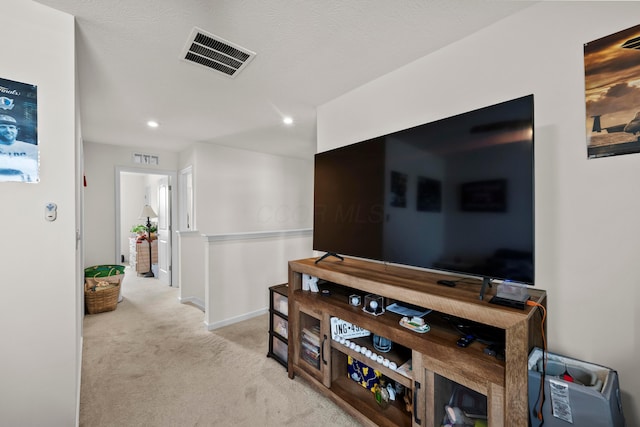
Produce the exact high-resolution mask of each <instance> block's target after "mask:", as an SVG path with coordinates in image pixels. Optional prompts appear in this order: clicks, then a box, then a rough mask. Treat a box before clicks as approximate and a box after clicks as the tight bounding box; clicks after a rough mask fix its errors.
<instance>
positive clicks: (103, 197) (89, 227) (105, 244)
mask: <svg viewBox="0 0 640 427" xmlns="http://www.w3.org/2000/svg"><path fill="white" fill-rule="evenodd" d="M134 152H143V153H149V152H148V150H140V151H137V150H135V149H134V148H129V147H119V146H115V145H107V144H98V143H93V142H86V141H85V143H84V171H85V176H86V179H87V186H86V187H85V188H84V198H85V199H84V205H85V211H84V217H85V233H84V239H85V262H84V264H85V267H88V266H92V265H98V264H111V263H114V262H118V263H119V262H120V259H119V257H118V259H114V258H115V255H114V254H115V253H116V252H115V240H116V238H115V236H116V218H115V214H116V210H115V206H116V200H115V197H116V196H115V174H116V167H117V166H121V167H127V168H139V169H143V170H149V171H150V173H152V172H153V171H158V170H167V171H173V172H175V171H177V162H178V154H177V153H171V152H164V151H154V152H151V153H149V154H154V155H158V156H159V158H160V159H159V160H160V163H159V165H158V166H144V165H140V164H134V163H133V160H132V159H133V157H132V155H133V153H134ZM139 209H142V206H141V207H140V208H139Z"/></svg>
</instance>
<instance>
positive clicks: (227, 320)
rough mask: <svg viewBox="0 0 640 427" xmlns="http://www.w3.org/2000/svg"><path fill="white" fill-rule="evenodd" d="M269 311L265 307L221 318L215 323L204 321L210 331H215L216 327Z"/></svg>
mask: <svg viewBox="0 0 640 427" xmlns="http://www.w3.org/2000/svg"><path fill="white" fill-rule="evenodd" d="M268 312H269V309H268V308H263V309H261V310H256V311H253V312H251V313H245V314H243V315H241V316H236V317H232V318H230V319H225V320H220V321H219V322H214V323H207V322H204V325H205V326H206V327H207V330H208V331H213V330H214V329H219V328H222V327H223V326H228V325H232V324H234V323H238V322H242V321H243V320H249V319H251V318H254V317H258V316H262V315H263V314H267V313H268Z"/></svg>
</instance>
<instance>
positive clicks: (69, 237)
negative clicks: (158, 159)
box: [0, 0, 82, 426]
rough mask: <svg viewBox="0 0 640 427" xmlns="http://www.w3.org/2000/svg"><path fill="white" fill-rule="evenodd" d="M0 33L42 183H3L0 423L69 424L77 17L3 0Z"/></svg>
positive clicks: (76, 285)
mask: <svg viewBox="0 0 640 427" xmlns="http://www.w3.org/2000/svg"><path fill="white" fill-rule="evenodd" d="M2 34H3V35H4V36H5V37H4V38H5V41H6V43H4V46H3V51H2V53H3V57H4V59H3V61H2V67H1V69H2V71H1V73H0V77H1V78H4V79H9V80H15V81H19V82H24V83H30V84H35V85H37V87H38V136H39V142H38V144H39V148H40V182H39V183H37V184H23V183H13V182H11V183H6V182H3V183H0V200H2V209H0V235H1V236H2V244H1V245H0V266H1V267H2V268H1V270H2V279H1V280H0V288H2V297H1V298H0V337H2V350H1V351H0V361H1V362H2V363H0V396H2V398H0V425H3V426H4V425H6V426H12V425H13V426H16V425H22V426H27V425H28V426H51V425H57V426H72V425H75V423H76V419H77V405H78V393H79V374H80V354H81V340H80V333H81V332H80V325H81V317H80V313H81V312H80V311H79V309H78V307H79V306H80V301H81V295H82V294H81V292H80V289H81V288H80V285H81V283H80V282H79V281H78V280H77V274H76V272H77V261H76V249H75V248H76V239H75V230H76V226H77V225H76V224H77V221H78V218H77V201H76V190H77V183H78V180H77V177H76V170H77V166H76V152H77V146H76V141H77V136H76V121H75V114H76V112H75V108H76V106H75V91H76V82H75V68H74V67H75V62H74V55H75V48H74V37H75V36H74V21H73V17H71V16H70V15H67V14H64V13H61V12H58V11H54V10H53V9H50V8H47V7H44V6H42V5H40V4H37V3H34V2H30V1H26V2H25V1H24V0H4V1H3V2H2ZM48 202H55V203H56V204H57V205H58V218H57V220H56V221H54V222H48V221H46V220H45V219H44V207H45V205H46V204H47V203H48ZM78 226H79V225H78Z"/></svg>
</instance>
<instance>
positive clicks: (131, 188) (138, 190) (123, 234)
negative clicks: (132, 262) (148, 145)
mask: <svg viewBox="0 0 640 427" xmlns="http://www.w3.org/2000/svg"><path fill="white" fill-rule="evenodd" d="M146 178H147V177H146V175H144V174H136V173H123V174H122V176H121V177H120V251H121V253H122V254H123V255H124V256H125V260H126V261H127V262H129V237H130V236H131V235H132V233H131V227H133V226H135V225H138V224H143V225H146V224H145V222H146V221H145V220H142V219H140V218H139V216H140V212H142V206H143V205H144V203H146V200H145V189H146ZM106 264H110V262H109V263H106Z"/></svg>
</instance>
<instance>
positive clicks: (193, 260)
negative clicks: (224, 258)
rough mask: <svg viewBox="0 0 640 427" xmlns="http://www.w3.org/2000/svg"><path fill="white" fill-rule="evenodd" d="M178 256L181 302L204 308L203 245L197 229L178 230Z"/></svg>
mask: <svg viewBox="0 0 640 427" xmlns="http://www.w3.org/2000/svg"><path fill="white" fill-rule="evenodd" d="M177 243H178V247H179V250H178V253H179V254H180V256H179V258H178V262H179V272H180V274H179V276H178V287H179V288H180V297H179V300H180V302H181V303H192V304H194V305H196V306H197V307H198V308H200V309H201V310H202V311H204V310H205V305H206V304H205V289H204V288H205V277H204V272H205V246H206V244H207V243H206V241H205V239H204V237H203V236H202V235H201V234H200V233H198V232H197V231H179V232H178V242H177Z"/></svg>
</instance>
